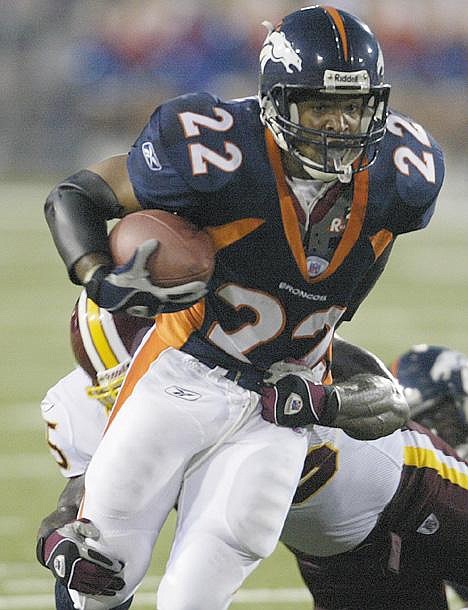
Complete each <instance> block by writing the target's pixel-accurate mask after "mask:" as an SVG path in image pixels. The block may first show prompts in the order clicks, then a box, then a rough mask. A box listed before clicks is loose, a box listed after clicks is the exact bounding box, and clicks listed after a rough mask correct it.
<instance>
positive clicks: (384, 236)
mask: <svg viewBox="0 0 468 610" xmlns="http://www.w3.org/2000/svg"><path fill="white" fill-rule="evenodd" d="M392 239H393V233H392V232H391V231H388V230H387V229H382V230H381V231H379V232H378V233H376V234H375V235H373V236H372V237H371V238H370V242H371V245H372V248H373V249H374V254H375V259H376V260H377V259H378V258H379V256H380V255H381V254H382V252H383V251H384V250H385V248H386V247H387V246H388V244H389V243H390V242H391V241H392Z"/></svg>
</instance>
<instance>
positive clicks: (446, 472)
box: [404, 447, 468, 489]
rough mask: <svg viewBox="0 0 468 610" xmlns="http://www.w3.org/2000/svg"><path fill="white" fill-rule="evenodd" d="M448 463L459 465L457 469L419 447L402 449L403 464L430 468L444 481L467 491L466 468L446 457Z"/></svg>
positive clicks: (467, 471) (467, 474) (467, 478)
mask: <svg viewBox="0 0 468 610" xmlns="http://www.w3.org/2000/svg"><path fill="white" fill-rule="evenodd" d="M448 461H450V462H452V463H453V464H454V465H455V464H457V465H459V468H456V467H453V466H451V465H449V464H448V463H444V462H443V461H442V460H441V459H439V457H438V456H437V454H436V453H435V452H434V451H431V450H430V449H423V448H421V447H405V448H404V463H405V464H406V465H407V466H415V467H416V468H432V469H433V470H436V471H437V473H438V474H439V476H441V477H442V478H443V479H446V480H447V481H450V482H451V483H454V484H455V485H458V486H459V487H462V488H463V489H468V468H467V467H466V466H465V465H464V463H463V462H457V461H456V460H455V458H449V457H448V456H447V462H448ZM463 471H465V472H463Z"/></svg>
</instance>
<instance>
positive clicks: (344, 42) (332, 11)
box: [322, 6, 349, 61]
mask: <svg viewBox="0 0 468 610" xmlns="http://www.w3.org/2000/svg"><path fill="white" fill-rule="evenodd" d="M322 8H323V9H324V11H325V12H326V13H327V14H328V16H329V17H330V18H331V20H332V21H333V24H334V25H335V28H336V30H337V32H338V35H339V37H340V40H339V41H338V42H339V43H340V46H341V48H342V49H343V57H344V60H345V61H348V57H349V49H348V36H347V35H346V29H345V26H344V23H343V19H342V18H341V15H340V13H339V11H337V10H336V8H333V7H331V6H323V7H322Z"/></svg>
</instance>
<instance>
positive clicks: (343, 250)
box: [265, 131, 369, 284]
mask: <svg viewBox="0 0 468 610" xmlns="http://www.w3.org/2000/svg"><path fill="white" fill-rule="evenodd" d="M265 137H266V141H267V151H268V156H269V158H270V163H271V166H272V168H273V171H274V173H275V177H276V184H277V187H278V195H279V198H280V203H281V214H282V217H283V225H284V229H285V233H286V237H287V240H288V242H289V245H290V248H291V250H292V253H293V254H294V258H295V259H296V263H297V265H298V267H299V269H300V271H301V273H302V275H303V277H304V279H305V280H307V281H308V282H309V284H316V283H317V282H321V281H322V280H324V279H325V278H327V277H329V276H330V275H331V274H332V273H334V272H335V271H336V270H337V269H338V267H339V266H340V265H341V263H342V262H343V261H344V259H345V258H346V257H347V256H348V254H349V253H350V251H351V249H352V247H353V246H354V244H355V243H356V241H357V240H358V238H359V234H360V232H361V229H362V224H363V222H364V216H365V213H366V207H367V198H368V194H369V174H368V172H367V171H362V172H359V173H357V174H355V178H354V184H353V186H354V192H353V202H352V204H351V214H350V217H349V221H348V224H347V226H346V229H345V231H344V233H343V236H342V238H341V240H340V243H339V244H338V247H337V249H336V251H335V253H334V255H333V258H332V260H331V262H330V265H329V266H328V267H327V269H326V270H325V271H324V273H321V274H320V275H318V276H316V277H314V278H311V277H309V274H308V272H307V263H306V257H305V253H304V246H303V245H302V238H301V232H300V230H299V222H298V219H297V215H296V212H295V210H294V203H293V199H292V197H291V194H290V190H289V187H288V184H287V182H286V178H285V176H284V170H283V166H282V163H281V155H280V151H279V148H278V146H277V145H276V144H275V141H274V139H273V135H272V134H271V133H270V132H269V131H266V136H265Z"/></svg>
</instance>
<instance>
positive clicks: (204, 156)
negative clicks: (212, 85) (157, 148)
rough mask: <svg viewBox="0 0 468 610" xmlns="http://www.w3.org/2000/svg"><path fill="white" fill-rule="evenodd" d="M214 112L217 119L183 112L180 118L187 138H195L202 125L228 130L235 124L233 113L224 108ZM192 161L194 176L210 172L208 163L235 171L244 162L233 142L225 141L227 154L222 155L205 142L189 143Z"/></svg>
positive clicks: (207, 127)
mask: <svg viewBox="0 0 468 610" xmlns="http://www.w3.org/2000/svg"><path fill="white" fill-rule="evenodd" d="M213 113H214V114H215V116H216V117H218V118H217V119H213V118H212V117H208V116H205V115H203V114H198V113H196V112H181V113H180V114H179V120H180V122H181V123H182V128H183V130H184V134H185V137H186V138H193V137H196V136H199V135H200V127H204V128H206V129H211V130H213V131H228V130H229V129H231V127H232V126H233V124H234V119H233V117H232V114H230V113H229V112H228V111H227V110H224V109H223V108H217V107H215V108H213ZM187 146H188V150H189V155H190V161H191V163H192V173H193V175H194V176H199V175H201V174H207V173H208V164H209V163H211V164H212V165H214V166H216V167H219V169H221V170H222V171H224V172H233V171H235V170H236V169H237V168H238V167H240V165H241V163H242V152H241V151H240V148H238V147H237V146H236V145H235V144H233V143H232V142H227V141H225V142H224V152H225V155H224V156H223V155H220V154H219V153H217V152H216V151H214V150H212V149H211V148H208V146H205V145H204V144H200V143H199V142H197V143H188V144H187Z"/></svg>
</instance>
